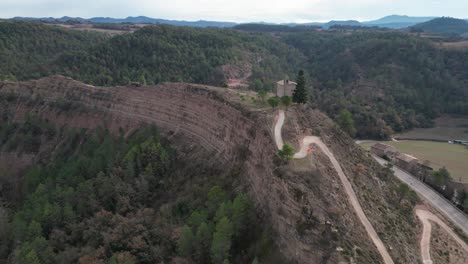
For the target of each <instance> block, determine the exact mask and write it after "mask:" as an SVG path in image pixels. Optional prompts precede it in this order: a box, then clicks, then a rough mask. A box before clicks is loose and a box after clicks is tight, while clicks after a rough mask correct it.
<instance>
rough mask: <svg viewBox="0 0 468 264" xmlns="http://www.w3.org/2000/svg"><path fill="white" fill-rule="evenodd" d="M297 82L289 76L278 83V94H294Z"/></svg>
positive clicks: (281, 95)
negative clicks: (292, 80)
mask: <svg viewBox="0 0 468 264" xmlns="http://www.w3.org/2000/svg"><path fill="white" fill-rule="evenodd" d="M296 85H297V83H295V82H291V81H290V80H289V79H288V78H285V79H284V80H281V81H279V82H277V83H276V96H278V97H283V96H292V95H293V93H294V90H296Z"/></svg>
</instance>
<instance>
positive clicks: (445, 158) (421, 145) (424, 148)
mask: <svg viewBox="0 0 468 264" xmlns="http://www.w3.org/2000/svg"><path fill="white" fill-rule="evenodd" d="M375 143H376V142H365V143H362V144H361V146H362V147H363V148H365V149H367V150H369V149H370V147H371V146H372V145H373V144H375ZM383 143H385V144H388V145H392V146H394V147H396V148H397V149H398V150H399V151H400V152H402V153H406V154H410V155H413V156H415V157H417V158H419V159H420V160H422V161H425V160H428V161H430V163H431V167H433V168H436V169H437V168H441V167H443V166H445V167H446V168H447V169H448V170H449V172H450V173H451V174H452V177H453V179H454V180H455V181H461V182H468V148H466V147H464V146H462V145H454V144H448V143H443V142H431V141H412V140H408V141H406V140H405V141H398V142H393V141H390V142H383Z"/></svg>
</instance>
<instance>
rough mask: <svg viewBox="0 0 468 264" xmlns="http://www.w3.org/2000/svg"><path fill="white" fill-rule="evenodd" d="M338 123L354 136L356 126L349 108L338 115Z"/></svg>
mask: <svg viewBox="0 0 468 264" xmlns="http://www.w3.org/2000/svg"><path fill="white" fill-rule="evenodd" d="M337 122H338V124H339V125H340V127H341V129H343V130H344V131H345V132H346V133H348V135H350V136H351V137H354V135H356V128H355V127H354V120H353V115H352V114H351V113H350V112H349V111H348V110H342V111H341V112H340V114H339V115H338V120H337Z"/></svg>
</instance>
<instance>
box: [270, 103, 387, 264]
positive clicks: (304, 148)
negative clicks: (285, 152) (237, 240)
mask: <svg viewBox="0 0 468 264" xmlns="http://www.w3.org/2000/svg"><path fill="white" fill-rule="evenodd" d="M284 119H285V114H284V111H283V110H279V111H278V114H277V116H276V124H275V128H274V131H275V142H276V146H277V147H278V149H282V148H283V145H284V143H283V137H282V135H281V128H282V127H283V124H284ZM310 144H316V145H317V146H318V147H319V148H320V149H321V150H322V151H323V153H324V154H325V155H327V157H328V158H329V159H330V161H331V163H332V165H333V167H334V168H335V170H336V172H337V173H338V176H339V178H340V180H341V183H342V184H343V186H344V188H345V192H346V194H347V195H348V197H349V201H350V203H351V205H352V206H353V208H354V210H355V211H356V214H357V216H358V218H359V220H360V221H361V223H362V224H363V226H364V228H365V229H366V232H367V234H368V235H369V237H370V238H371V240H372V242H374V245H375V246H376V247H377V250H378V251H379V253H380V255H381V256H382V258H383V260H384V263H386V264H393V260H392V258H391V257H390V254H389V253H388V251H387V248H386V247H385V245H384V243H383V242H382V240H381V239H380V237H379V236H378V234H377V232H376V231H375V229H374V227H373V226H372V224H371V223H370V222H369V219H367V217H366V215H365V213H364V210H363V209H362V207H361V204H360V203H359V201H358V199H357V196H356V193H355V192H354V190H353V187H352V186H351V183H350V182H349V180H348V178H347V177H346V175H345V174H344V172H343V170H342V168H341V166H340V164H339V163H338V161H337V160H336V158H335V155H333V153H332V152H331V151H330V149H329V148H328V147H327V146H326V145H325V144H324V143H323V142H322V140H321V139H320V138H318V137H314V136H306V137H304V138H303V139H302V142H301V149H300V150H299V152H297V153H296V154H295V155H294V158H295V159H302V158H305V157H306V156H307V154H308V148H309V145H310Z"/></svg>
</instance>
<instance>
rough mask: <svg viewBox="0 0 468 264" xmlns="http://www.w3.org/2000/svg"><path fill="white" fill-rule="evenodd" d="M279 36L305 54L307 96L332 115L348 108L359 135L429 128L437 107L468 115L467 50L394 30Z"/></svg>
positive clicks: (380, 136)
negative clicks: (308, 82)
mask: <svg viewBox="0 0 468 264" xmlns="http://www.w3.org/2000/svg"><path fill="white" fill-rule="evenodd" d="M283 41H284V42H285V43H287V44H289V45H291V46H293V47H295V48H297V49H298V50H300V51H301V52H302V53H303V54H304V55H305V56H306V57H307V58H310V63H308V66H307V67H306V68H305V70H306V72H307V74H308V75H309V76H312V77H313V78H314V89H313V90H312V94H311V96H312V99H313V101H314V102H315V103H316V104H317V105H318V106H319V107H320V109H322V110H324V111H325V112H326V113H328V115H329V116H332V117H333V116H335V117H337V116H338V114H339V112H340V111H341V110H342V109H348V110H349V111H350V112H351V113H352V114H353V117H354V121H355V126H356V130H357V133H356V136H357V137H359V138H369V137H371V138H377V139H385V138H388V137H389V136H390V134H391V133H392V132H400V131H403V130H407V129H411V128H414V127H428V126H431V125H432V120H433V118H435V117H437V116H438V115H439V114H440V113H457V114H468V104H467V102H468V100H466V99H467V98H468V90H467V89H466V88H464V87H467V86H466V83H467V82H468V74H467V73H466V71H465V70H464V68H466V67H467V65H466V62H467V61H468V52H463V51H449V50H443V49H439V48H437V47H436V46H435V45H434V44H433V43H431V41H429V40H427V39H422V38H417V37H412V36H409V35H407V34H399V33H392V32H355V33H352V34H342V33H319V32H308V33H301V34H288V35H285V36H284V37H283Z"/></svg>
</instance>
